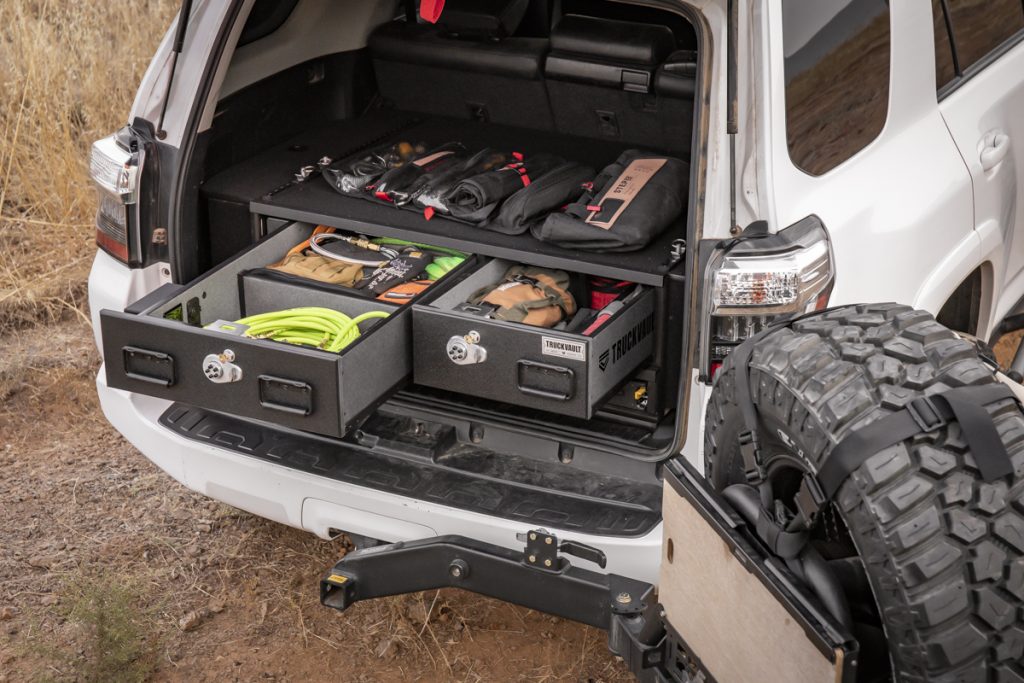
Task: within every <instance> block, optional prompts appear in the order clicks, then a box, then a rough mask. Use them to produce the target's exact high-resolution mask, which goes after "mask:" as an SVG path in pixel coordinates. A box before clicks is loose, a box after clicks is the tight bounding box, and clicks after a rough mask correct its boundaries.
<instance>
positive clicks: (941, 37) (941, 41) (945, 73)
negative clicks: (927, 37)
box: [932, 0, 959, 90]
mask: <svg viewBox="0 0 1024 683" xmlns="http://www.w3.org/2000/svg"><path fill="white" fill-rule="evenodd" d="M948 22H949V15H948V14H946V12H945V11H943V9H942V0H932V23H933V28H934V32H935V88H936V90H941V89H942V87H943V86H945V85H947V84H949V83H951V82H952V81H953V79H954V78H956V77H957V76H958V75H959V68H958V67H957V64H956V57H955V55H954V54H953V44H952V43H950V42H949V36H950V26H952V24H951V23H948Z"/></svg>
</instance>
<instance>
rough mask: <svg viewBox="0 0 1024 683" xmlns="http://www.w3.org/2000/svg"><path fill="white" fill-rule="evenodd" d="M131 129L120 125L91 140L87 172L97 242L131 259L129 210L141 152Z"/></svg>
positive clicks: (135, 193)
mask: <svg viewBox="0 0 1024 683" xmlns="http://www.w3.org/2000/svg"><path fill="white" fill-rule="evenodd" d="M133 146H135V144H134V141H133V140H132V136H131V132H130V130H129V129H128V128H123V129H121V130H120V131H118V132H117V133H115V134H114V135H111V136H109V137H105V138H103V139H102V140H97V141H96V142H94V143H93V144H92V154H91V155H90V158H89V174H90V175H91V176H92V180H93V182H94V183H95V184H96V189H97V193H98V196H99V207H98V211H97V213H96V244H97V246H99V247H100V248H101V249H103V250H104V251H106V252H107V253H108V254H110V255H111V256H113V257H115V258H117V259H118V260H120V261H123V262H125V263H128V262H130V261H132V260H133V259H132V247H133V246H134V245H133V244H132V242H133V239H132V229H133V228H132V213H133V212H132V211H131V210H130V207H132V206H133V205H135V204H136V202H138V199H139V190H138V182H139V165H140V161H141V160H140V153H139V151H138V149H132V147H133Z"/></svg>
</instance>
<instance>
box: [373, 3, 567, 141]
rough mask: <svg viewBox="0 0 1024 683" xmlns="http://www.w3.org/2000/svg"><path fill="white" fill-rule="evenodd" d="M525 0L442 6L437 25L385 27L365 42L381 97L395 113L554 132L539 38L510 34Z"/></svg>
mask: <svg viewBox="0 0 1024 683" xmlns="http://www.w3.org/2000/svg"><path fill="white" fill-rule="evenodd" d="M528 4H529V0H449V1H448V2H447V3H446V5H445V10H444V14H442V18H441V22H440V23H439V24H438V25H437V26H431V25H427V24H409V23H405V22H390V23H388V24H384V25H383V26H381V27H380V28H379V29H377V30H376V31H375V32H374V33H373V34H372V35H371V36H370V41H369V48H370V54H371V56H372V58H373V64H374V69H375V71H376V74H377V87H378V89H379V90H380V93H381V95H382V96H383V97H384V98H385V99H387V100H390V101H391V102H392V103H393V104H394V105H395V107H397V108H398V109H402V110H406V111H414V112H423V113H427V114H436V115H440V116H452V117H456V118H467V119H476V120H481V121H491V122H494V123H506V124H518V125H526V126H529V127H531V128H540V129H547V130H551V129H553V127H554V123H553V118H552V116H551V108H550V106H549V105H548V97H547V92H546V91H545V89H544V73H543V64H544V56H545V54H546V53H547V51H548V46H549V43H548V40H547V39H546V38H520V37H509V36H511V35H512V34H513V33H514V32H515V30H516V28H517V27H518V25H519V22H520V21H522V19H523V16H524V13H525V12H526V9H527V5H528Z"/></svg>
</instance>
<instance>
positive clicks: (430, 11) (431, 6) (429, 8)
mask: <svg viewBox="0 0 1024 683" xmlns="http://www.w3.org/2000/svg"><path fill="white" fill-rule="evenodd" d="M443 10H444V0H420V16H421V17H423V21H426V22H429V23H431V24H436V23H437V20H438V19H440V18H441V12H442V11H443Z"/></svg>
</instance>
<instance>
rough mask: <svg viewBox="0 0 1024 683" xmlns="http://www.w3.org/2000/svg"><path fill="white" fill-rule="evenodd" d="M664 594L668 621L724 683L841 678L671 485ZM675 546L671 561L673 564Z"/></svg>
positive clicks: (822, 682)
mask: <svg viewBox="0 0 1024 683" xmlns="http://www.w3.org/2000/svg"><path fill="white" fill-rule="evenodd" d="M662 514H663V517H664V520H665V539H664V541H665V542H664V544H663V546H662V562H661V581H660V585H659V589H658V594H659V595H658V598H659V601H660V602H661V604H662V605H663V606H664V607H665V615H666V617H667V619H668V622H669V623H670V624H671V625H672V626H673V628H675V630H676V632H678V633H679V634H680V635H681V636H682V638H683V639H684V640H685V641H686V644H687V645H688V646H689V648H690V649H691V650H692V652H693V654H694V655H696V656H697V657H698V658H700V660H701V662H702V664H703V665H704V667H705V668H707V670H708V672H709V673H711V675H713V676H714V677H715V679H716V680H717V681H718V683H752V682H754V681H756V682H757V683H836V682H837V681H840V680H841V678H842V674H841V669H842V659H837V661H838V662H839V664H838V666H837V665H836V664H833V663H832V662H831V661H830V660H829V659H828V658H827V657H825V656H824V655H823V654H822V653H821V651H820V650H819V649H818V648H817V647H815V645H814V643H812V642H811V641H810V640H809V639H808V638H807V635H806V634H805V633H804V630H803V628H802V627H801V626H800V624H798V623H797V622H795V621H794V620H793V617H792V616H791V615H790V614H789V612H787V611H786V608H785V607H783V606H782V605H781V604H780V603H779V602H778V601H777V600H776V599H775V597H774V596H773V595H772V594H771V592H770V591H769V590H768V589H767V588H766V587H765V586H764V584H762V583H761V581H760V580H759V579H758V578H757V577H756V576H754V575H753V574H751V573H750V572H749V571H747V570H746V569H745V568H744V567H743V565H742V564H740V562H739V561H738V560H737V559H736V558H735V557H734V556H733V554H732V551H731V550H730V548H729V546H728V544H727V543H726V542H725V540H723V539H722V538H721V537H720V536H719V535H718V534H717V533H716V532H715V530H714V529H713V528H712V527H711V526H710V525H708V524H707V523H706V522H705V521H704V519H703V518H702V517H701V515H700V513H699V512H698V511H697V510H696V509H695V508H694V507H693V505H692V504H691V503H690V502H689V501H688V500H686V499H685V498H684V497H682V496H680V495H679V494H678V493H676V491H675V490H674V489H673V488H672V487H671V486H670V485H669V484H668V482H666V483H665V502H664V507H663V510H662ZM669 549H671V561H669V557H668V555H669Z"/></svg>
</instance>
